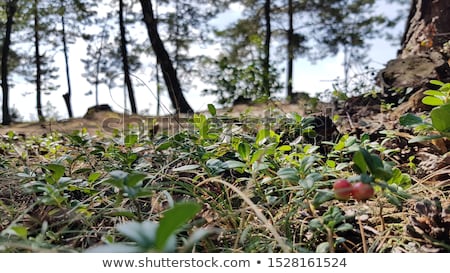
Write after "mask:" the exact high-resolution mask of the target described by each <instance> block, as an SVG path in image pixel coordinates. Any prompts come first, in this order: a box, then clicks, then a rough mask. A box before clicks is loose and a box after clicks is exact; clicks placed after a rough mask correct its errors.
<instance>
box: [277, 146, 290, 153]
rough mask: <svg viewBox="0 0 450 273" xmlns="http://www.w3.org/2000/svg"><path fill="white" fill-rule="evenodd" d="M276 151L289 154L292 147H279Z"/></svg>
mask: <svg viewBox="0 0 450 273" xmlns="http://www.w3.org/2000/svg"><path fill="white" fill-rule="evenodd" d="M277 150H278V151H281V152H289V151H291V150H292V147H291V146H289V145H281V146H280V147H278V148H277Z"/></svg>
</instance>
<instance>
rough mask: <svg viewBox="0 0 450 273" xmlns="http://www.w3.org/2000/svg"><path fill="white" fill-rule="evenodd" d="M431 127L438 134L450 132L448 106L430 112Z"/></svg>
mask: <svg viewBox="0 0 450 273" xmlns="http://www.w3.org/2000/svg"><path fill="white" fill-rule="evenodd" d="M430 116H431V121H432V124H433V127H434V128H436V130H438V131H439V132H445V133H448V132H450V104H445V105H442V106H439V107H436V108H434V109H433V110H431V113H430Z"/></svg>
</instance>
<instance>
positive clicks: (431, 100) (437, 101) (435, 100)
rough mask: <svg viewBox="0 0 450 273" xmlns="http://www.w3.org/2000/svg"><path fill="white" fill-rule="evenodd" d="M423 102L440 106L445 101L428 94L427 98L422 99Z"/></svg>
mask: <svg viewBox="0 0 450 273" xmlns="http://www.w3.org/2000/svg"><path fill="white" fill-rule="evenodd" d="M422 103H423V104H426V105H431V106H438V105H442V104H444V101H443V100H442V99H440V98H436V97H432V96H426V97H425V98H423V99H422Z"/></svg>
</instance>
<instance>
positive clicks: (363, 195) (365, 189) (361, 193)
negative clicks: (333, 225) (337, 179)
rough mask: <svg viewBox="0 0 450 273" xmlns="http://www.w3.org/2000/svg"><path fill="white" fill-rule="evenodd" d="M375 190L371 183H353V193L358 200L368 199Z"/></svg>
mask: <svg viewBox="0 0 450 273" xmlns="http://www.w3.org/2000/svg"><path fill="white" fill-rule="evenodd" d="M373 193H374V190H373V187H372V186H371V185H370V184H366V183H363V182H357V183H355V185H353V191H352V195H353V198H355V199H356V200H358V201H361V200H367V199H369V198H371V197H372V196H373Z"/></svg>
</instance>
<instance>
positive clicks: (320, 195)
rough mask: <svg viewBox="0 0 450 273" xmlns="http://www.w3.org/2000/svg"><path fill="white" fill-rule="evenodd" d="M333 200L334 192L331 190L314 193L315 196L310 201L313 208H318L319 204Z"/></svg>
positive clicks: (320, 190) (319, 190)
mask: <svg viewBox="0 0 450 273" xmlns="http://www.w3.org/2000/svg"><path fill="white" fill-rule="evenodd" d="M333 199H334V192H333V191H332V190H322V189H318V190H317V191H316V195H315V196H314V199H313V201H312V203H313V205H314V207H316V208H317V207H319V206H320V205H321V204H323V203H325V202H327V201H330V200H333Z"/></svg>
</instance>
